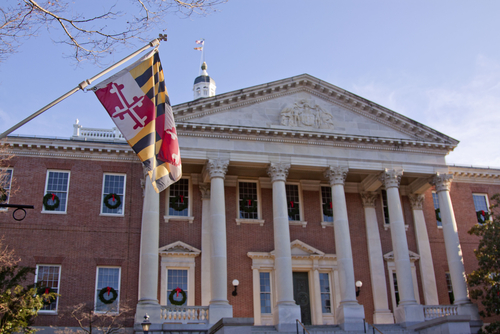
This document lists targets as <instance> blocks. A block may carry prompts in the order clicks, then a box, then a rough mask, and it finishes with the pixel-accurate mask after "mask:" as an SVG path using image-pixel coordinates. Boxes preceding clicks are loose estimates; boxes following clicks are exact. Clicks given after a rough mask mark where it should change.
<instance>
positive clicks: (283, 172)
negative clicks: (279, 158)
mask: <svg viewBox="0 0 500 334" xmlns="http://www.w3.org/2000/svg"><path fill="white" fill-rule="evenodd" d="M289 169H290V164H287V163H285V162H272V163H271V164H270V165H269V167H268V168H267V175H269V176H270V177H271V182H275V181H283V182H284V181H286V177H287V176H288V170H289Z"/></svg>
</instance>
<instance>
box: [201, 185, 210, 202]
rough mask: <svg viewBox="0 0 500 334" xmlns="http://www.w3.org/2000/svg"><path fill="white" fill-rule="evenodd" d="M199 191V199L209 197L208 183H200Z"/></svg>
mask: <svg viewBox="0 0 500 334" xmlns="http://www.w3.org/2000/svg"><path fill="white" fill-rule="evenodd" d="M199 187H200V192H201V199H202V200H204V199H210V184H208V183H200V185H199Z"/></svg>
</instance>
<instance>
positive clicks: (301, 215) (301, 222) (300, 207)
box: [285, 182, 321, 228]
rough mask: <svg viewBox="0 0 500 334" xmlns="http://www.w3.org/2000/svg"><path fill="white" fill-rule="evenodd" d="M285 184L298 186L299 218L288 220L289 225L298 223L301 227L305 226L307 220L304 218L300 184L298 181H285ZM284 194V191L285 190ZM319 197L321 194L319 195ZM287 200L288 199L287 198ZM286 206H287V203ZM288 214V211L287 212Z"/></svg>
mask: <svg viewBox="0 0 500 334" xmlns="http://www.w3.org/2000/svg"><path fill="white" fill-rule="evenodd" d="M285 185H294V186H297V187H298V192H299V205H300V206H299V215H300V220H288V224H289V225H299V226H302V227H304V228H305V227H306V226H307V221H305V220H304V198H303V196H302V185H301V184H300V182H286V183H285ZM285 196H286V192H285ZM320 197H321V196H320ZM287 202H288V199H287ZM287 208H288V203H287ZM287 214H288V212H287Z"/></svg>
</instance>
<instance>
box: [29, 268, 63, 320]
mask: <svg viewBox="0 0 500 334" xmlns="http://www.w3.org/2000/svg"><path fill="white" fill-rule="evenodd" d="M60 276H61V266H50V265H37V266H36V276H35V282H36V283H37V287H38V289H42V290H43V289H45V290H49V291H50V292H55V293H59V278H60ZM58 302H59V297H56V299H55V300H54V301H53V302H51V303H50V304H48V305H44V306H43V307H42V308H41V309H40V312H43V311H47V312H56V311H57V304H58Z"/></svg>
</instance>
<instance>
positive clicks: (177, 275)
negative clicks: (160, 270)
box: [167, 269, 188, 305]
mask: <svg viewBox="0 0 500 334" xmlns="http://www.w3.org/2000/svg"><path fill="white" fill-rule="evenodd" d="M167 271H168V272H167V305H172V303H171V302H170V298H169V296H170V293H171V292H172V291H174V296H173V298H174V300H175V301H181V300H182V299H183V295H182V294H181V293H179V292H175V290H176V289H177V288H180V289H182V290H184V292H185V293H186V302H187V296H188V271H187V270H185V269H167ZM186 302H184V304H183V305H187V303H186Z"/></svg>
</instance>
